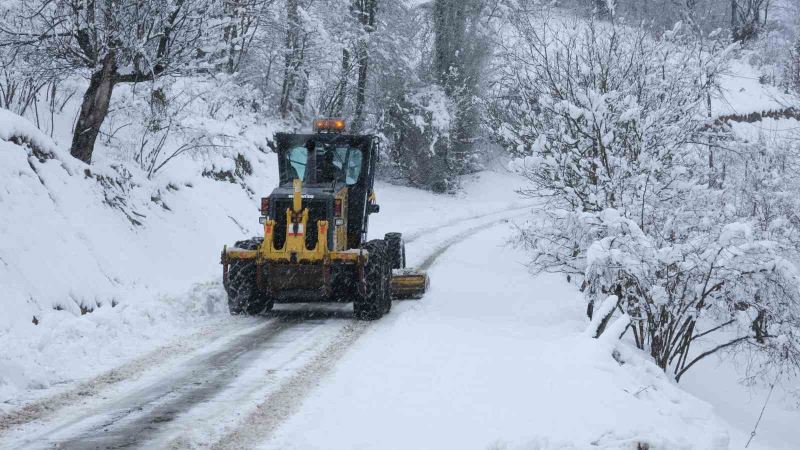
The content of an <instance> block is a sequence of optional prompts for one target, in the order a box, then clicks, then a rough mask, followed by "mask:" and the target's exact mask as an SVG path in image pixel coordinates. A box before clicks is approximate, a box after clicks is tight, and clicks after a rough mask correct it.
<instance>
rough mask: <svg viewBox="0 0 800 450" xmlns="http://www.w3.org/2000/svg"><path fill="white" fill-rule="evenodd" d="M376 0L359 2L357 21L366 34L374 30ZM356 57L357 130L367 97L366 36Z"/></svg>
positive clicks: (367, 47)
mask: <svg viewBox="0 0 800 450" xmlns="http://www.w3.org/2000/svg"><path fill="white" fill-rule="evenodd" d="M377 6H378V0H366V1H364V2H363V3H362V4H361V8H362V9H361V10H360V11H359V21H360V22H361V25H362V26H363V27H364V32H365V33H366V34H369V33H372V32H373V31H375V10H376V8H377ZM356 59H357V60H358V61H357V62H358V81H357V83H356V107H355V117H354V118H353V130H355V131H358V130H360V129H361V126H362V125H363V122H364V118H363V115H364V102H365V101H366V98H367V76H368V75H369V46H368V43H367V40H366V36H364V37H362V38H361V39H360V40H359V42H358V47H357V48H356Z"/></svg>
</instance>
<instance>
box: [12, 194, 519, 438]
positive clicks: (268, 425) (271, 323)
mask: <svg viewBox="0 0 800 450" xmlns="http://www.w3.org/2000/svg"><path fill="white" fill-rule="evenodd" d="M527 209H528V208H520V207H517V208H510V209H508V210H506V211H500V212H491V213H487V214H481V215H476V216H474V217H473V218H471V219H467V220H459V221H453V222H451V223H446V224H440V225H438V226H436V227H432V228H428V229H421V230H419V231H418V232H416V233H413V234H411V235H409V253H410V254H409V257H410V261H409V262H410V263H415V264H416V263H421V264H423V265H424V266H426V267H427V266H431V265H432V264H433V263H434V262H435V259H436V258H437V257H438V256H440V255H442V254H443V253H444V252H445V250H446V249H447V248H448V247H449V246H451V245H453V244H455V243H456V242H459V241H461V240H464V239H466V238H467V237H468V236H470V235H472V234H475V233H477V232H479V231H480V230H483V229H486V228H487V227H491V226H493V225H495V224H497V223H500V222H504V221H507V220H508V219H509V218H513V217H518V216H519V215H520V214H522V213H523V212H524V211H526V210H527ZM210 288H214V289H218V288H219V287H218V286H212V287H210ZM423 301H424V300H423ZM404 309H406V308H405V307H402V306H399V307H398V313H396V314H403V312H402V311H403V310H404ZM351 317H352V311H351V308H350V306H349V305H328V306H324V305H323V306H313V307H309V306H285V307H278V308H277V309H276V311H274V312H273V313H271V314H270V315H268V316H266V317H262V318H255V319H241V320H239V319H233V320H234V323H235V325H237V326H238V327H236V328H234V327H233V326H232V323H231V322H223V323H222V324H220V325H219V328H218V329H212V330H210V331H208V330H207V331H205V332H200V333H197V334H195V335H192V336H190V337H189V338H186V339H185V340H183V341H184V342H181V343H173V344H171V346H168V347H166V348H164V349H161V351H158V352H156V355H155V356H154V355H153V354H148V355H145V356H144V357H142V358H140V360H138V361H133V362H131V363H128V364H126V366H125V367H123V368H119V370H117V371H112V372H111V374H112V375H109V374H105V375H103V376H101V377H100V378H98V379H95V380H90V381H88V382H86V383H83V384H81V386H78V387H77V388H75V389H74V390H73V391H70V392H67V393H62V394H60V395H58V396H56V397H54V398H45V399H42V400H40V401H38V402H36V403H35V404H34V405H29V407H27V408H23V409H22V410H20V411H16V412H15V413H12V414H8V415H6V416H3V417H0V425H2V428H0V433H2V432H3V431H6V433H5V435H4V436H3V435H2V434H0V442H1V443H2V446H3V447H4V448H5V447H10V448H51V447H56V448H75V449H79V448H80V449H83V448H125V447H141V446H144V447H153V448H164V447H173V448H185V447H198V446H199V447H207V446H216V447H218V448H230V447H231V446H235V447H241V448H251V447H253V446H256V445H258V444H260V443H261V442H263V441H264V440H265V439H266V438H267V437H268V436H269V435H270V434H271V433H272V432H274V431H275V430H276V429H277V427H278V425H280V424H281V423H282V422H283V421H284V420H286V419H288V418H289V417H290V416H291V415H292V414H293V413H294V412H295V411H297V409H298V408H299V406H300V402H301V401H302V399H303V398H304V397H305V395H306V394H307V393H308V392H309V391H310V390H311V389H312V388H314V387H315V386H316V385H317V384H318V383H319V381H320V380H321V379H322V378H323V377H324V376H325V375H326V374H327V373H328V372H329V371H330V369H331V368H333V367H334V364H335V363H336V362H337V361H338V360H339V359H340V357H341V356H342V355H344V354H345V352H346V351H347V350H348V348H350V346H351V344H353V343H354V342H356V340H357V339H358V338H359V337H360V336H361V335H362V334H364V332H366V331H367V330H369V329H371V328H373V327H380V326H382V325H381V324H380V322H378V323H376V324H370V323H365V322H358V321H354V320H352V318H351ZM113 374H116V376H115V375H113Z"/></svg>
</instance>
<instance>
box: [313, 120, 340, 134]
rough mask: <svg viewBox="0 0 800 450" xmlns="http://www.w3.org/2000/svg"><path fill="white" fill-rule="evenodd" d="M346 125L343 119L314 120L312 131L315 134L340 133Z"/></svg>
mask: <svg viewBox="0 0 800 450" xmlns="http://www.w3.org/2000/svg"><path fill="white" fill-rule="evenodd" d="M346 125H347V124H346V123H345V121H344V119H316V120H315V121H314V131H315V132H317V133H341V132H343V131H344V129H345V126H346Z"/></svg>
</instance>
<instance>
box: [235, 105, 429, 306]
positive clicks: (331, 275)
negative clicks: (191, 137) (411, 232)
mask: <svg viewBox="0 0 800 450" xmlns="http://www.w3.org/2000/svg"><path fill="white" fill-rule="evenodd" d="M344 129H345V122H344V121H343V120H340V119H321V120H316V121H314V133H312V134H288V133H279V134H277V135H276V136H275V142H276V144H277V153H278V164H279V171H280V185H279V186H278V187H277V188H276V189H275V190H274V191H273V192H272V194H271V195H270V196H269V197H265V198H263V199H262V200H261V218H260V222H261V224H262V225H263V227H264V235H263V237H256V238H252V239H249V240H246V241H239V242H237V243H236V244H235V245H234V246H233V247H225V248H224V249H223V252H222V265H223V283H224V285H225V289H226V292H227V294H228V305H229V308H230V312H231V314H259V313H262V312H264V311H268V310H270V309H271V308H272V307H273V305H274V304H275V303H309V302H353V309H354V312H355V316H356V317H357V318H359V319H363V320H375V319H378V318H380V317H382V316H383V315H384V314H386V313H388V312H389V310H390V309H391V306H392V298H419V297H421V296H422V295H423V294H424V292H425V290H426V288H427V285H428V277H427V275H426V274H425V273H423V272H418V271H415V270H413V269H408V268H406V267H405V244H404V242H403V238H402V235H401V234H400V233H388V234H386V235H385V236H384V238H383V239H374V240H370V241H367V228H368V224H369V217H370V215H371V214H375V213H378V212H379V211H380V208H379V206H378V204H377V203H376V196H375V192H374V190H373V187H374V183H375V169H376V164H377V160H378V154H379V143H378V140H377V139H376V138H375V137H373V136H368V135H365V136H361V135H349V134H345V133H344Z"/></svg>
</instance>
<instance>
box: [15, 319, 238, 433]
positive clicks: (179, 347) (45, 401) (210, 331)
mask: <svg viewBox="0 0 800 450" xmlns="http://www.w3.org/2000/svg"><path fill="white" fill-rule="evenodd" d="M241 325H242V324H241V323H237V322H226V323H224V324H222V326H220V324H213V325H208V326H205V327H203V328H202V329H201V330H200V331H198V332H196V333H194V334H191V335H189V336H185V337H181V338H178V339H177V340H175V341H173V342H171V343H169V344H167V345H164V346H161V347H158V348H156V349H154V350H152V351H150V352H148V353H146V354H145V355H143V356H140V357H138V358H136V359H134V360H131V361H129V362H127V363H125V364H123V365H121V366H118V367H116V368H113V369H111V370H108V371H106V372H104V373H102V374H101V375H99V376H96V377H94V378H92V379H90V380H87V381H84V382H81V383H79V384H78V385H77V386H74V387H72V388H70V389H68V390H66V391H64V392H61V393H58V394H55V395H52V396H48V397H45V398H41V399H38V400H35V401H33V402H31V403H28V404H26V405H25V406H23V407H21V408H18V409H16V410H13V411H10V412H8V413H6V414H2V415H0V436H2V435H3V434H5V433H6V432H8V431H9V430H11V429H13V428H17V427H20V426H23V425H25V424H27V423H30V422H33V421H37V420H44V419H47V418H48V417H51V416H53V415H54V414H56V413H57V412H58V411H60V410H62V409H64V408H67V407H70V406H73V405H76V404H79V403H82V402H85V401H87V400H88V399H90V398H92V397H96V396H98V395H100V394H102V393H103V391H105V390H106V389H109V388H112V387H114V386H116V385H118V384H120V383H123V382H125V381H128V380H131V379H133V378H136V377H137V376H139V375H141V374H143V373H145V372H147V371H150V370H151V369H153V368H154V367H158V366H161V365H164V364H166V363H168V362H170V361H172V360H174V359H175V358H177V357H180V356H181V355H186V354H188V353H193V352H195V351H197V350H199V349H201V348H202V347H203V346H204V345H207V344H208V343H209V342H211V341H215V340H217V339H220V338H222V337H224V336H226V335H230V334H231V333H233V332H235V331H237V330H241Z"/></svg>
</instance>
